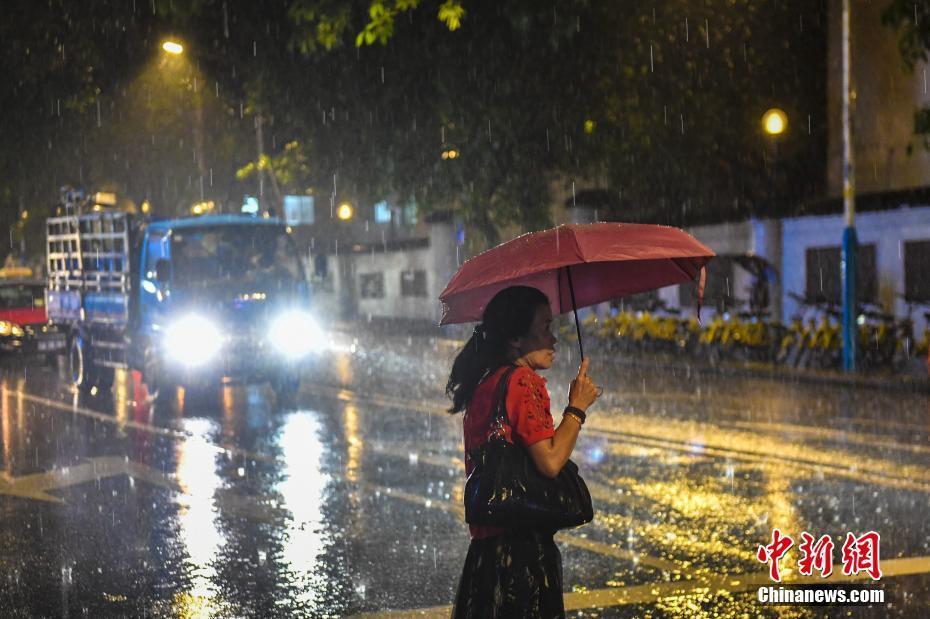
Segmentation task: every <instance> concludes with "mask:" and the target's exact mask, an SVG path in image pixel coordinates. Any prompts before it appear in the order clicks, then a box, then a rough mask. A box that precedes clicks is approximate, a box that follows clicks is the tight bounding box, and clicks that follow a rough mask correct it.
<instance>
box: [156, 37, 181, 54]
mask: <svg viewBox="0 0 930 619" xmlns="http://www.w3.org/2000/svg"><path fill="white" fill-rule="evenodd" d="M161 48H162V49H163V50H165V51H166V52H167V53H169V54H173V55H175V56H179V55H181V54H183V53H184V46H183V45H181V44H180V43H178V42H177V41H172V40H171V39H168V40H167V41H165V42H164V43H162V44H161Z"/></svg>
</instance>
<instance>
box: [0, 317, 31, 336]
mask: <svg viewBox="0 0 930 619" xmlns="http://www.w3.org/2000/svg"><path fill="white" fill-rule="evenodd" d="M24 333H25V332H24V331H23V328H22V327H20V326H19V325H18V324H16V323H15V322H10V321H9V320H0V335H12V336H13V337H22V336H23V335H24Z"/></svg>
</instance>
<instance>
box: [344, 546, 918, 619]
mask: <svg viewBox="0 0 930 619" xmlns="http://www.w3.org/2000/svg"><path fill="white" fill-rule="evenodd" d="M927 573H930V557H906V558H901V559H885V560H882V580H887V579H889V578H895V577H901V576H914V575H918V574H927ZM867 578H868V577H867V576H866V575H865V574H862V575H860V576H855V577H851V576H844V575H843V573H842V572H834V573H833V575H831V576H830V577H829V578H818V577H815V576H813V577H803V578H794V579H791V578H786V579H784V580H783V581H782V583H781V584H782V585H821V584H840V583H854V582H859V581H863V580H866V579H867ZM772 584H773V583H772V580H771V579H770V577H769V574H768V572H755V573H752V574H735V575H731V576H727V575H723V576H707V577H698V578H694V579H690V580H681V581H676V582H658V583H645V584H641V585H631V586H629V587H608V588H605V589H594V590H591V591H585V592H578V593H574V592H573V593H566V594H564V596H563V599H564V600H565V610H566V611H574V610H592V609H598V608H611V607H615V606H627V605H630V604H642V605H648V604H655V603H657V602H659V601H662V600H668V599H674V598H681V597H692V596H700V597H717V596H720V595H728V594H733V593H747V592H749V591H753V590H755V589H758V588H759V587H763V586H766V585H772ZM451 612H452V607H451V606H432V607H429V608H417V609H410V610H392V611H384V612H373V613H360V614H356V615H353V617H354V618H357V619H361V618H363V617H364V618H367V619H382V618H383V619H406V618H408V617H409V618H411V619H412V618H413V617H428V618H433V617H436V618H438V617H448V616H449V615H450V613H451Z"/></svg>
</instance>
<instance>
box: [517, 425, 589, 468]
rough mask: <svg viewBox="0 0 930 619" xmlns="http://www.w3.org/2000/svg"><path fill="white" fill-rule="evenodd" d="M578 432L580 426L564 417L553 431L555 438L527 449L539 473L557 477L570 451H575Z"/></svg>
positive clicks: (542, 441)
mask: <svg viewBox="0 0 930 619" xmlns="http://www.w3.org/2000/svg"><path fill="white" fill-rule="evenodd" d="M579 430H581V424H580V423H578V422H577V421H575V419H574V418H573V417H570V416H565V417H563V418H562V423H560V424H559V427H558V428H556V429H555V436H553V437H551V438H547V439H543V440H541V441H539V442H538V443H533V444H532V445H530V446H529V447H528V448H527V449H528V450H529V452H530V457H531V458H532V459H533V463H534V464H535V465H536V468H537V469H539V472H540V473H542V474H543V475H545V476H546V477H549V478H551V479H555V478H556V477H558V475H559V471H561V470H562V467H563V466H565V463H566V462H568V459H569V457H571V455H572V450H574V449H575V441H577V440H578V431H579Z"/></svg>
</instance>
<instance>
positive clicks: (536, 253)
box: [439, 223, 714, 355]
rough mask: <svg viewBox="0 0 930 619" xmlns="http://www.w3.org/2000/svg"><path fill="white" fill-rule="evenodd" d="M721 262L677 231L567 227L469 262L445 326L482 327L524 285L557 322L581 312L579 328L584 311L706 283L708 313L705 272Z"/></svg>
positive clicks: (448, 305)
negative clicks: (508, 291)
mask: <svg viewBox="0 0 930 619" xmlns="http://www.w3.org/2000/svg"><path fill="white" fill-rule="evenodd" d="M713 257H714V252H713V251H711V250H710V249H708V248H707V247H706V246H704V245H703V244H702V243H700V242H698V241H697V240H696V239H695V238H694V237H693V236H691V235H690V234H688V233H686V232H684V231H683V230H680V229H678V228H672V227H669V226H656V225H649V224H622V223H595V224H566V225H561V226H559V227H557V228H552V229H550V230H543V231H542V232H532V233H529V234H524V235H523V236H519V237H517V238H515V239H513V240H511V241H507V242H506V243H502V244H501V245H498V246H497V247H494V248H492V249H489V250H487V251H485V252H483V253H481V254H478V255H477V256H475V257H474V258H471V259H470V260H467V261H466V262H465V264H463V265H462V266H461V268H459V270H458V272H456V274H455V275H454V276H453V277H452V279H451V280H450V281H449V284H448V285H447V286H446V289H445V290H443V291H442V294H440V295H439V300H440V301H442V304H443V315H442V321H440V324H444V325H446V324H454V323H460V322H473V321H479V320H481V317H482V314H483V313H484V308H485V306H486V305H487V304H488V302H489V301H490V300H491V299H492V298H493V297H494V295H495V294H497V293H498V292H500V291H501V290H503V289H504V288H507V287H508V286H516V285H522V286H532V287H534V288H538V289H539V290H541V291H542V292H543V293H544V294H545V295H546V296H547V297H549V303H550V304H551V306H552V311H553V312H554V313H556V314H562V313H564V312H567V311H569V310H571V311H574V312H576V313H575V325H576V328H578V314H577V311H576V310H577V309H578V308H579V307H587V306H589V305H594V304H596V303H602V302H604V301H609V300H611V299H617V298H620V297H623V296H626V295H630V294H635V293H637V292H645V291H647V290H655V289H657V288H663V287H665V286H671V285H673V284H680V283H684V282H689V281H693V280H695V279H696V278H698V276H700V281H699V284H698V308H700V301H701V295H702V294H703V292H704V265H705V264H707V261H708V260H710V259H711V258H713ZM578 346H579V347H581V329H580V328H578ZM583 354H584V349H583V348H582V355H583Z"/></svg>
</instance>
